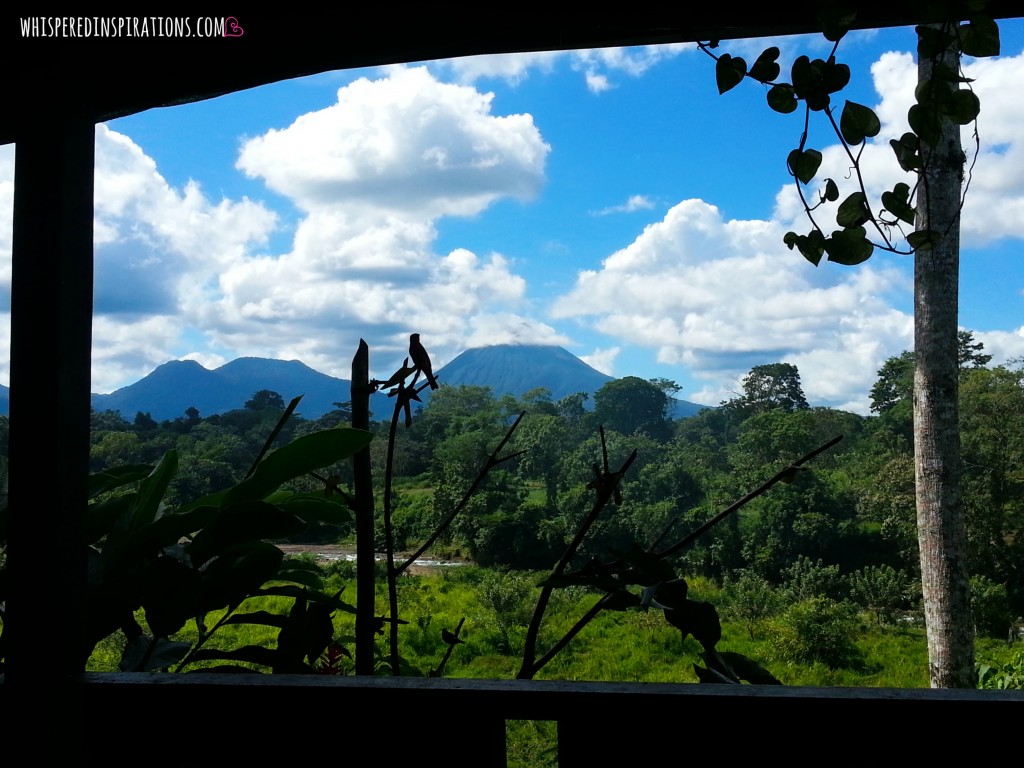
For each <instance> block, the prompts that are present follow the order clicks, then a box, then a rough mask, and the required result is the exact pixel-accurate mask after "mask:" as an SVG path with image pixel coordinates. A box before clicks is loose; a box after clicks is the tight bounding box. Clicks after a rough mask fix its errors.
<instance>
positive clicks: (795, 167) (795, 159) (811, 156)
mask: <svg viewBox="0 0 1024 768" xmlns="http://www.w3.org/2000/svg"><path fill="white" fill-rule="evenodd" d="M786 165H787V166H788V167H789V172H790V174H792V175H793V176H795V177H796V178H797V179H799V180H800V181H801V182H802V183H804V184H810V182H811V179H813V178H814V174H816V173H817V172H818V168H819V167H820V166H821V152H819V151H818V150H816V149H805V150H803V151H802V152H801V151H800V150H799V149H794V150H793V151H792V152H790V153H789V157H788V158H786Z"/></svg>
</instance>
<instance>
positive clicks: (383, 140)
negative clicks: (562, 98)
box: [238, 67, 550, 220]
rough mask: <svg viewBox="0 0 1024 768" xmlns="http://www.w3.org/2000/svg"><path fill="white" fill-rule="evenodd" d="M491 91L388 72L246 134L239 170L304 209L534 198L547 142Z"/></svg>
mask: <svg viewBox="0 0 1024 768" xmlns="http://www.w3.org/2000/svg"><path fill="white" fill-rule="evenodd" d="M493 98H494V94H491V93H480V92H479V91H477V90H475V89H474V88H472V87H469V86H463V85H452V84H449V83H442V82H440V81H438V80H436V79H435V78H434V77H433V76H432V75H431V74H430V73H429V72H428V71H427V69H426V67H411V68H396V69H392V70H391V72H390V74H389V75H388V76H387V77H384V78H381V79H379V80H368V79H366V78H360V79H359V80H356V81H355V82H353V83H351V84H349V85H346V86H345V87H344V88H341V89H340V90H339V91H338V103H337V104H334V105H332V106H330V107H327V108H326V109H322V110H320V111H318V112H311V113H309V114H306V115H303V116H301V117H299V118H298V119H297V120H295V122H293V123H292V124H291V125H290V126H289V127H287V128H284V129H282V130H271V131H268V132H267V133H266V134H264V135H263V136H258V137H255V138H252V139H249V140H248V141H247V142H246V143H245V144H244V146H243V147H242V152H241V154H240V156H239V159H238V167H239V168H240V169H241V170H243V171H244V172H245V173H246V174H247V175H248V176H250V177H260V178H263V179H264V180H265V181H266V183H267V185H268V186H269V187H270V188H271V189H274V190H275V191H277V192H280V193H281V194H284V195H287V196H288V197H290V198H292V199H293V200H295V202H296V203H297V204H298V205H299V206H301V207H302V208H303V209H305V210H306V211H317V210H322V209H324V208H332V209H335V210H336V209H337V208H338V207H339V206H342V205H343V206H345V208H346V209H347V210H350V211H353V212H355V213H360V212H364V211H365V210H366V209H370V210H372V211H373V215H375V216H376V215H379V214H380V213H381V212H387V213H390V214H392V215H394V216H401V217H409V216H415V217H416V218H418V219H420V220H424V219H432V218H435V217H437V216H442V215H460V216H470V215H473V214H475V213H479V212H480V211H481V210H483V209H484V208H486V207H487V206H488V205H490V204H491V203H492V202H494V201H495V200H497V199H498V198H500V197H514V198H518V199H521V200H526V199H529V198H532V197H533V196H534V195H536V193H537V192H538V190H539V189H540V187H541V185H542V184H543V181H544V163H545V160H546V158H547V155H548V152H549V151H550V147H549V146H548V145H547V144H545V143H544V141H543V140H542V139H541V137H540V132H539V131H538V130H537V128H536V126H535V125H534V124H533V118H532V117H531V116H530V115H505V116H495V115H493V114H491V108H492V101H493Z"/></svg>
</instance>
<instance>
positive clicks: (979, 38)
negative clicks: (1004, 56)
mask: <svg viewBox="0 0 1024 768" xmlns="http://www.w3.org/2000/svg"><path fill="white" fill-rule="evenodd" d="M960 50H962V51H963V52H964V53H966V54H967V55H968V56H976V57H979V58H981V57H985V56H998V55H999V27H998V26H997V25H996V22H995V20H994V19H991V18H989V17H987V16H977V17H975V18H973V19H971V23H970V24H963V25H961V27H960Z"/></svg>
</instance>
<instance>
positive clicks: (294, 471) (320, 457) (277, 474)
mask: <svg viewBox="0 0 1024 768" xmlns="http://www.w3.org/2000/svg"><path fill="white" fill-rule="evenodd" d="M371 437H372V435H371V434H370V433H369V432H364V431H363V430H360V429H350V428H348V427H336V428H334V429H325V430H322V431H320V432H313V433H312V434H309V435H303V436H302V437H300V438H297V439H295V440H293V441H292V442H290V443H288V445H285V446H282V447H281V448H278V449H277V450H276V451H274V452H273V453H271V454H270V455H268V456H267V457H266V458H265V459H264V460H263V461H261V462H260V463H259V465H257V467H256V470H255V471H254V472H253V474H252V477H250V478H249V479H247V480H243V481H242V482H240V483H239V484H238V485H236V486H235V487H234V488H232V489H231V490H230V491H228V493H227V494H226V496H225V498H224V503H225V504H229V503H232V502H237V501H244V500H249V499H262V498H265V497H266V496H268V495H269V494H271V493H273V492H274V491H275V490H277V488H278V487H279V486H281V485H282V484H283V483H286V482H288V481H289V480H294V479H295V478H296V477H300V476H302V475H304V474H306V473H308V472H313V471H314V470H317V469H320V468H321V467H326V466H328V465H330V464H337V463H338V462H339V461H341V460H343V459H347V458H349V457H351V456H352V455H353V454H355V453H358V452H359V451H360V450H362V449H363V448H364V447H366V445H367V444H368V443H369V442H370V439H371Z"/></svg>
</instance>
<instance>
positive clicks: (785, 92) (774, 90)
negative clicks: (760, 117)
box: [768, 83, 797, 115]
mask: <svg viewBox="0 0 1024 768" xmlns="http://www.w3.org/2000/svg"><path fill="white" fill-rule="evenodd" d="M768 106H769V107H771V108H772V109H773V110H775V111H776V112H779V113H781V114H783V115H788V114H789V113H790V112H795V111H796V108H797V99H796V91H794V90H793V86H792V85H790V84H789V83H779V84H778V85H773V86H772V87H771V89H770V90H769V91H768Z"/></svg>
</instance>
